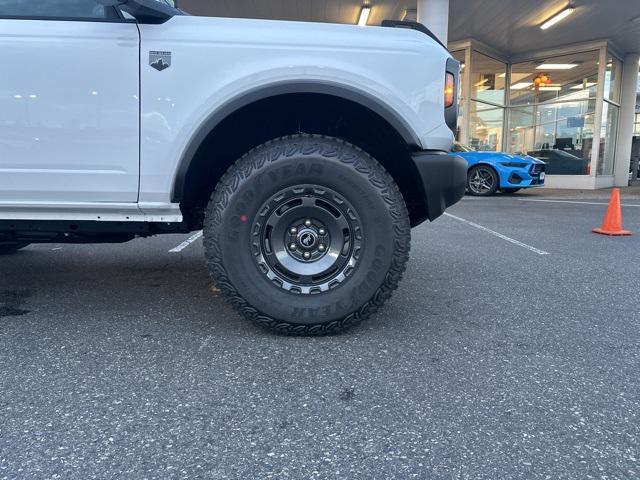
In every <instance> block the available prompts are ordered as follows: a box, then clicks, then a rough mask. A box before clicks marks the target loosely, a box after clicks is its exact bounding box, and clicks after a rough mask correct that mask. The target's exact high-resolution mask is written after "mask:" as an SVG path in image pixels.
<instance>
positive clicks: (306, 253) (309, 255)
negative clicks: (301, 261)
mask: <svg viewBox="0 0 640 480" xmlns="http://www.w3.org/2000/svg"><path fill="white" fill-rule="evenodd" d="M303 257H304V258H305V259H307V260H309V259H310V258H311V254H310V253H309V252H304V255H303Z"/></svg>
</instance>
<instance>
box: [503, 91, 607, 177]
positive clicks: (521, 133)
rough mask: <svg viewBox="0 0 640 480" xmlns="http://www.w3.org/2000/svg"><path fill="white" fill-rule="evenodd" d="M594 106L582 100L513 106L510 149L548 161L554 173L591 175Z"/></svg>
mask: <svg viewBox="0 0 640 480" xmlns="http://www.w3.org/2000/svg"><path fill="white" fill-rule="evenodd" d="M595 107H596V101H595V100H582V101H576V102H559V103H550V104H549V103H547V104H541V105H533V106H524V107H513V108H511V110H510V119H509V124H510V126H511V127H510V129H509V142H508V143H509V151H510V152H513V153H516V152H517V153H527V154H529V155H531V156H533V157H536V158H539V159H540V160H543V161H545V162H547V163H548V166H547V173H549V174H551V175H588V174H589V172H590V163H591V152H592V148H593V134H594V120H595V116H594V112H595Z"/></svg>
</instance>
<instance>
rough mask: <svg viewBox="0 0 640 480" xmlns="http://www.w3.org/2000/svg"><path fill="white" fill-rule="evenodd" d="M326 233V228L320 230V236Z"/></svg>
mask: <svg viewBox="0 0 640 480" xmlns="http://www.w3.org/2000/svg"><path fill="white" fill-rule="evenodd" d="M325 233H327V232H326V230H325V229H324V228H321V229H320V230H318V235H324V234H325Z"/></svg>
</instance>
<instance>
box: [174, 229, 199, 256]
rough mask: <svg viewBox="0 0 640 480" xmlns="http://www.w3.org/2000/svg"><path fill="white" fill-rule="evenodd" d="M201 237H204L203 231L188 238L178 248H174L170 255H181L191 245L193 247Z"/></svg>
mask: <svg viewBox="0 0 640 480" xmlns="http://www.w3.org/2000/svg"><path fill="white" fill-rule="evenodd" d="M201 236H202V230H200V231H199V232H196V233H194V234H193V235H191V236H190V237H189V238H187V239H186V240H185V241H184V242H182V243H181V244H180V245H178V246H177V247H176V248H172V249H171V250H169V253H180V252H181V251H183V250H184V249H185V248H187V247H188V246H189V245H191V244H192V243H193V242H195V241H196V240H198V239H199V238H200V237H201Z"/></svg>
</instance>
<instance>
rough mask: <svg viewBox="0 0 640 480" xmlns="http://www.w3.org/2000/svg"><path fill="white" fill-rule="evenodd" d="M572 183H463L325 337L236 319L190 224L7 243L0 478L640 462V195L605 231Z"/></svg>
mask: <svg viewBox="0 0 640 480" xmlns="http://www.w3.org/2000/svg"><path fill="white" fill-rule="evenodd" d="M576 195H577V194H575V195H573V196H572V195H570V194H564V195H561V196H552V195H551V196H550V195H549V194H545V195H542V196H541V195H540V194H539V193H538V194H528V193H525V194H519V195H514V196H512V197H506V196H496V197H493V198H489V199H478V198H468V197H467V198H465V199H464V200H463V201H462V202H461V203H460V204H459V205H457V206H455V207H454V208H452V209H451V210H450V214H451V215H453V216H445V217H442V218H440V219H438V220H437V221H436V222H435V223H433V224H427V225H423V226H421V227H418V228H417V229H415V230H414V231H413V244H412V254H411V261H410V264H409V267H408V270H407V272H406V274H405V277H404V280H403V283H402V284H401V287H400V289H399V290H398V292H397V293H396V295H395V296H394V298H393V299H392V301H390V302H389V303H388V304H387V305H386V306H385V308H383V309H382V311H381V312H379V313H378V314H377V315H376V316H375V317H374V318H372V319H371V320H370V321H368V322H367V323H366V324H364V325H362V326H361V327H359V328H356V329H354V330H352V331H350V332H349V333H346V334H342V335H338V336H333V337H327V338H288V337H281V336H274V335H272V334H269V333H265V332H263V331H261V330H258V329H256V328H255V327H254V326H253V325H251V324H250V323H247V322H245V321H243V320H241V319H240V318H239V317H238V316H237V315H236V314H235V313H234V312H233V311H232V309H231V308H230V307H228V306H227V305H226V304H225V303H224V302H223V301H222V299H221V298H219V297H218V296H217V295H216V291H215V288H214V287H212V285H211V284H210V282H209V279H208V276H207V272H206V270H205V267H204V261H203V252H202V245H201V241H200V240H196V241H195V242H193V243H192V244H190V245H189V246H187V247H185V248H184V249H182V250H181V251H180V252H178V253H170V252H169V250H172V249H174V248H175V247H176V246H178V245H180V244H181V243H182V242H183V241H184V240H185V239H186V238H187V237H188V236H187V235H178V236H166V237H158V238H152V239H140V240H135V241H133V242H130V243H128V244H124V245H97V246H91V245H87V246H76V245H40V246H32V247H29V248H27V249H26V250H24V251H23V252H20V253H19V254H16V255H13V256H10V257H3V258H2V259H0V479H10V480H14V479H22V478H25V479H27V478H28V479H40V478H42V479H45V478H47V479H48V478H51V479H53V478H59V479H91V478H99V479H111V478H113V479H116V478H117V479H121V478H127V479H134V478H135V479H137V478H148V479H167V478H190V479H192V478H210V479H225V478H234V479H236V478H237V479H263V478H300V479H313V478H318V479H320V478H322V479H326V478H346V479H353V478H363V479H364V478H366V479H386V478H402V479H404V478H431V479H440V478H442V479H466V478H469V479H496V478H527V479H530V478H540V479H558V478H575V479H588V478H597V479H623V478H634V477H638V476H640V464H639V462H640V376H639V374H638V373H639V372H640V328H639V325H640V323H639V321H640V308H639V307H638V305H639V303H638V299H639V298H640V296H639V295H640V290H639V288H638V285H639V283H638V272H640V196H633V197H632V198H631V199H629V198H625V197H624V196H623V201H624V203H625V205H628V206H625V207H624V208H623V213H624V220H625V226H626V227H627V228H628V229H631V230H633V231H634V236H633V237H629V238H609V237H602V236H597V235H594V234H592V233H590V231H591V228H593V227H595V226H599V224H600V222H601V220H602V215H603V213H604V209H605V208H606V206H605V205H603V204H604V203H606V198H604V197H603V198H600V197H594V196H589V197H588V198H587V197H581V196H576ZM541 200H542V201H541ZM573 202H586V203H573ZM469 222H471V223H469ZM480 227H483V228H480ZM493 232H495V233H499V234H501V235H503V237H499V236H496V234H495V233H493ZM504 237H507V238H504ZM511 240H513V241H516V242H519V243H514V242H513V241H511ZM528 247H531V248H528Z"/></svg>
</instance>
